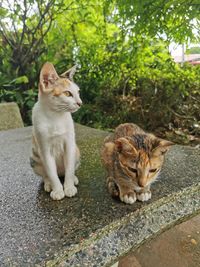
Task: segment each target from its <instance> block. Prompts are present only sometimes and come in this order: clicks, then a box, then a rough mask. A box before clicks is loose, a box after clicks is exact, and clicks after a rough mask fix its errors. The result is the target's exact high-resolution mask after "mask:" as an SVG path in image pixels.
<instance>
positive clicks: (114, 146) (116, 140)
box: [101, 123, 173, 204]
mask: <svg viewBox="0 0 200 267" xmlns="http://www.w3.org/2000/svg"><path fill="white" fill-rule="evenodd" d="M171 145H173V143H172V142H170V141H167V140H163V139H160V138H157V137H156V136H155V135H153V134H149V133H146V132H144V131H143V130H142V129H141V128H140V127H138V126H137V125H135V124H133V123H125V124H120V125H119V126H118V127H117V128H116V129H115V132H114V134H112V135H110V136H108V137H106V139H105V141H104V145H103V148H102V153H101V155H102V160H103V163H104V165H105V167H106V169H107V172H108V177H107V185H108V190H109V192H110V194H111V195H112V196H114V197H115V196H117V197H118V196H119V198H120V200H121V201H122V202H125V203H128V204H132V203H134V202H135V201H136V200H137V199H138V200H140V201H147V200H149V199H150V198H151V191H150V185H151V183H152V182H154V181H155V180H156V178H157V177H158V174H159V172H160V170H161V167H162V165H163V162H164V154H165V152H166V151H167V150H168V149H169V148H170V146H171Z"/></svg>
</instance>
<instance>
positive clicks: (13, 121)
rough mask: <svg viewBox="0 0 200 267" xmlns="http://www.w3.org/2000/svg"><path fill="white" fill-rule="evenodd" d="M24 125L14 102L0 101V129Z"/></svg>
mask: <svg viewBox="0 0 200 267" xmlns="http://www.w3.org/2000/svg"><path fill="white" fill-rule="evenodd" d="M21 127H24V124H23V121H22V117H21V114H20V111H19V107H18V105H17V104H16V103H13V102H12V103H0V131H1V130H8V129H15V128H21Z"/></svg>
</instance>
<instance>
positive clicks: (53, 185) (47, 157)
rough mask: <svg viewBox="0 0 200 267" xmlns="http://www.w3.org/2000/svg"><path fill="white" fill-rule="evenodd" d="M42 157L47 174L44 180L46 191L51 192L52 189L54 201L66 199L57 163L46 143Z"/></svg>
mask: <svg viewBox="0 0 200 267" xmlns="http://www.w3.org/2000/svg"><path fill="white" fill-rule="evenodd" d="M41 157H42V162H43V166H44V169H45V173H46V177H45V179H44V178H43V179H44V182H45V191H50V190H51V189H52V191H51V193H50V196H51V198H52V199H53V200H61V199H63V198H64V196H65V194H64V191H63V186H62V184H61V182H60V179H59V177H58V174H57V168H56V162H55V159H54V158H53V156H52V155H51V153H50V149H49V148H47V146H45V144H44V143H43V146H41Z"/></svg>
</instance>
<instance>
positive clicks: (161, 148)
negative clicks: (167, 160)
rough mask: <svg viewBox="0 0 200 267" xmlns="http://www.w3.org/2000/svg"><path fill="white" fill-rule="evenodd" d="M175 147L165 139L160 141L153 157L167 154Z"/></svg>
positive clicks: (153, 151) (153, 152)
mask: <svg viewBox="0 0 200 267" xmlns="http://www.w3.org/2000/svg"><path fill="white" fill-rule="evenodd" d="M173 145H175V144H174V143H173V142H171V141H167V140H164V139H158V142H157V146H156V147H155V148H154V149H153V150H152V155H153V156H160V155H163V154H165V153H166V152H167V151H168V150H169V149H170V147H171V146H173Z"/></svg>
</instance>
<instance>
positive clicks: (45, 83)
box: [39, 62, 59, 92]
mask: <svg viewBox="0 0 200 267" xmlns="http://www.w3.org/2000/svg"><path fill="white" fill-rule="evenodd" d="M58 78H59V76H58V74H57V72H56V70H55V68H54V66H53V64H51V63H50V62H46V63H45V64H44V65H43V67H42V69H41V71H40V83H39V88H40V90H41V91H42V92H45V91H46V92H49V91H51V90H52V89H51V88H49V87H50V85H52V84H54V83H55V81H56V80H57V79H58Z"/></svg>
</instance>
